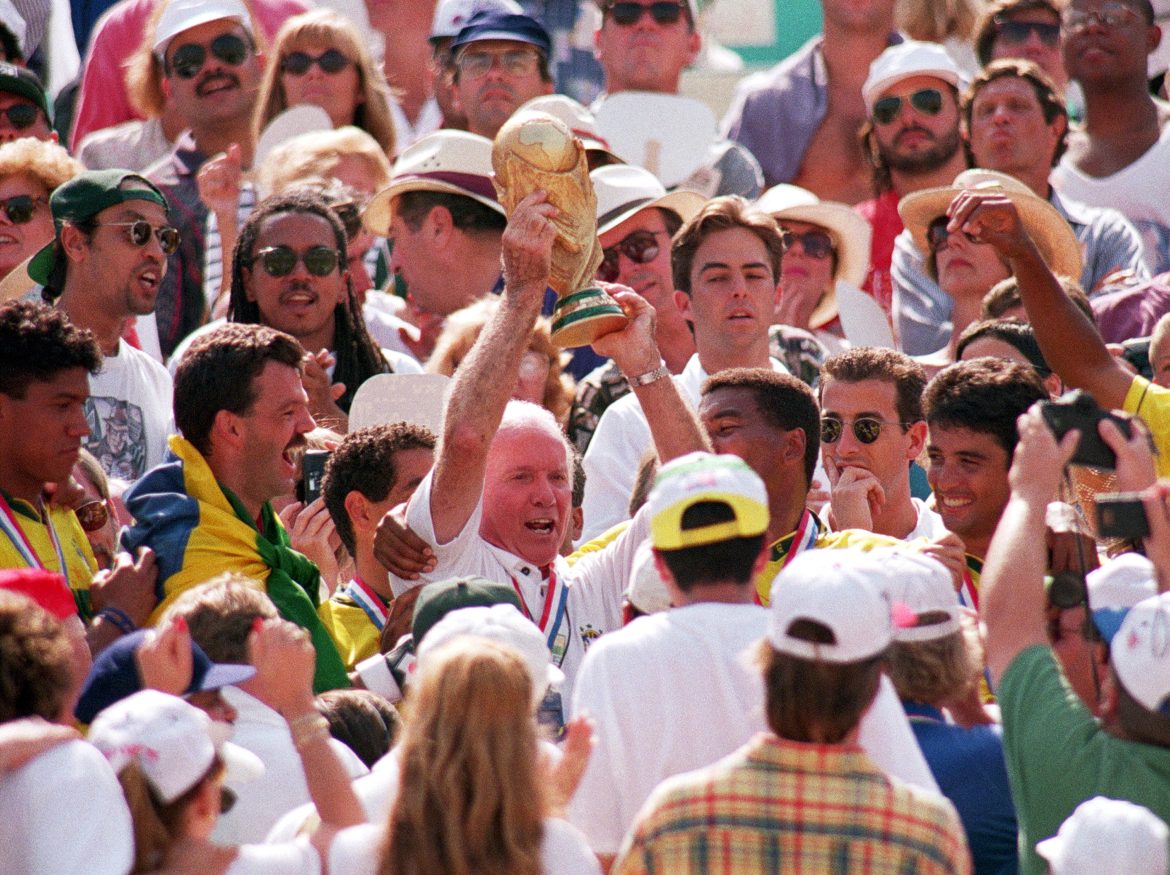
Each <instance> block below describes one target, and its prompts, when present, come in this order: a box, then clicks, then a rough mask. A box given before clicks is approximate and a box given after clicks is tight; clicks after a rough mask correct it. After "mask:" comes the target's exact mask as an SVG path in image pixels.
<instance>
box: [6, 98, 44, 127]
mask: <svg viewBox="0 0 1170 875" xmlns="http://www.w3.org/2000/svg"><path fill="white" fill-rule="evenodd" d="M0 113H3V114H4V115H5V116H6V117H7V118H8V124H10V125H12V127H14V128H16V129H17V130H18V131H23V130H24V129H25V128H31V127H32V126H33V125H34V124H36V121H37V117H38V116H39V115H40V114H41V111H40V110H39V109H38V108H37V107H35V106H33V105H32V104H31V103H14V104H12V106H10V107H8V108H7V109H0Z"/></svg>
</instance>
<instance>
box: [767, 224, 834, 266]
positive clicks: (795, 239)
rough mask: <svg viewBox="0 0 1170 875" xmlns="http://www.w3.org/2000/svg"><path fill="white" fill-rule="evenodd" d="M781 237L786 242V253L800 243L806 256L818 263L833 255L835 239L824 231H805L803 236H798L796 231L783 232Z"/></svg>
mask: <svg viewBox="0 0 1170 875" xmlns="http://www.w3.org/2000/svg"><path fill="white" fill-rule="evenodd" d="M780 236H781V239H782V240H783V241H784V249H785V251H787V250H789V249H791V248H792V247H793V246H795V245H796V244H797V243H799V244H800V248H801V249H802V250H804V254H805V255H807V256H808V257H809V258H815V259H816V260H817V261H821V260H822V259H825V258H828V257H829V256H830V255H832V254H833V238H832V237H830V236H829V235H828V234H826V233H825V232H824V231H805V232H804V233H803V234H797V233H796V232H795V231H788V230H781V232H780Z"/></svg>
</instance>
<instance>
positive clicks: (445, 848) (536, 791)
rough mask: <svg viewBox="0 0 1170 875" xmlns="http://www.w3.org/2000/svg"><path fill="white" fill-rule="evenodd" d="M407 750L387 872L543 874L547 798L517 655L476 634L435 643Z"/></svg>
mask: <svg viewBox="0 0 1170 875" xmlns="http://www.w3.org/2000/svg"><path fill="white" fill-rule="evenodd" d="M400 751H401V762H402V771H401V774H402V778H401V791H400V792H399V794H398V800H397V802H396V803H395V805H394V808H393V809H392V810H391V812H390V820H389V824H388V827H387V831H386V833H387V838H386V844H385V845H384V846H383V848H382V850H381V853H380V860H379V866H378V870H377V871H378V872H379V873H380V875H473V873H474V875H539V873H540V872H541V871H542V868H541V864H540V846H541V841H542V839H543V832H544V827H543V820H544V817H545V816H546V814H547V812H548V801H547V799H546V791H545V782H544V779H543V777H542V776H541V775H540V773H539V761H540V757H539V749H538V746H537V729H536V720H535V717H534V715H533V713H532V680H531V678H530V677H529V674H528V670H527V668H526V667H525V665H524V660H523V659H522V658H521V657H520V655H519V654H517V653H515V652H514V651H512V650H510V649H509V648H507V647H504V646H502V645H500V644H497V643H495V642H493V641H488V640H486V639H481V638H473V637H464V638H458V639H455V640H453V641H452V642H450V643H449V644H446V645H443V646H442V647H440V648H439V649H438V650H436V651H435V653H434V664H433V666H429V667H428V671H427V672H425V673H424V675H423V676H422V677H421V678H420V680H419V686H418V688H417V690H416V691H415V692H414V695H413V698H412V710H411V715H410V719H409V721H408V723H407V726H406V730H405V733H404V735H403V741H402V744H401V746H400Z"/></svg>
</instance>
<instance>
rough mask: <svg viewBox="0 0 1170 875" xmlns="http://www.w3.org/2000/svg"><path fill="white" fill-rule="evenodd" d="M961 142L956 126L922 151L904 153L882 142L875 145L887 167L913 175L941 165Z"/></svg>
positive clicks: (957, 148)
mask: <svg viewBox="0 0 1170 875" xmlns="http://www.w3.org/2000/svg"><path fill="white" fill-rule="evenodd" d="M961 142H962V141H961V140H960V138H959V129H958V128H957V127H956V128H954V129H953V130H949V131H947V132H945V133H944V134H942V135H941V136H940V137H938V138H937V139H936V140H935V142H934V145H933V146H932V147H931V148H929V149H927V150H925V151H922V152H914V153H912V154H909V155H906V154H902V153H899V152H897V151H895V149H894V147H893V146H887V145H886V144H885V143H882V142H878V144H877V146H878V154H879V155H880V156H881V159H882V161H884V162H885V164H886V166H887V167H888V168H890V169H891V170H897V171H899V172H901V173H908V174H911V175H914V174H919V173H927V172H929V171H931V170H937V169H938V168H940V167H942V166H943V165H944V164H946V163H947V162H948V161H950V160H951V158H953V157H954V155H955V153H956V152H958V151H959V146H960V145H961Z"/></svg>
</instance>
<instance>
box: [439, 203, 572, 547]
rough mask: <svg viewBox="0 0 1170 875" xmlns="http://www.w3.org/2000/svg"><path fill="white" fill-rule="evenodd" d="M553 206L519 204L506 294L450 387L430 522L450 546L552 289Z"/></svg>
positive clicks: (509, 241)
mask: <svg viewBox="0 0 1170 875" xmlns="http://www.w3.org/2000/svg"><path fill="white" fill-rule="evenodd" d="M556 212H557V210H556V207H554V206H553V205H552V204H550V203H547V202H546V200H545V194H544V192H533V193H532V194H530V195H528V196H527V197H526V198H524V200H522V201H520V203H519V204H517V205H516V210H515V211H514V212H513V213H512V216H511V217H510V218H509V220H508V227H507V228H506V229H505V230H504V236H503V240H502V245H503V257H504V293H503V295H501V297H500V306H499V308H498V309H497V310H496V313H495V315H494V316H493V317H492V319H491V321H490V322H488V324H487V325H486V326H484V329H483V331H482V332H481V333H480V335H479V339H478V340H476V342H475V346H473V347H472V348H471V352H469V353H468V354H467V358H465V359H464V360H463V362H462V364H461V365H460V366H459V370H458V371H456V372H455V379H454V381H453V382H452V385H451V393H450V395H449V396H448V399H447V408H446V410H445V411H444V416H443V434H442V437H441V438H440V441H439V451H438V454H437V458H436V460H435V473H434V479H433V481H432V483H431V495H430V502H431V522H432V524H433V526H434V530H435V536H436V538H437V539H438V541H439V543H441V544H445V543H447V542H448V541H450V540H451V539H452V538H454V537H455V536H456V535H458V534H459V533H460V532H461V531H462V530H463V527H464V526H465V525H466V524H467V521H468V519H470V518H471V514H472V513H473V512H474V511H475V507H476V504H477V503H478V502H479V496H480V493H481V492H482V491H483V477H484V470H485V467H486V463H487V453H488V448H489V447H490V446H491V442H492V439H493V438H494V437H495V435H496V430H497V429H498V428H499V427H500V420H501V419H502V418H503V416H504V408H505V407H506V406H507V404H508V399H509V398H510V397H511V395H512V387H513V386H514V385H515V383H516V376H517V374H518V373H519V370H520V360H521V358H522V357H523V356H524V351H525V350H526V349H527V348H528V338H529V334H530V333H531V331H532V326H533V325H534V324H535V323H536V317H537V316H538V315H539V314H540V306H541V304H542V303H543V301H544V290H545V289H546V288H547V287H548V276H549V268H550V265H551V258H552V246H553V240H555V239H556V233H557V229H556V226H555V225H554V224H553V222H552V218H553V217H554V216H555V215H556Z"/></svg>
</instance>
